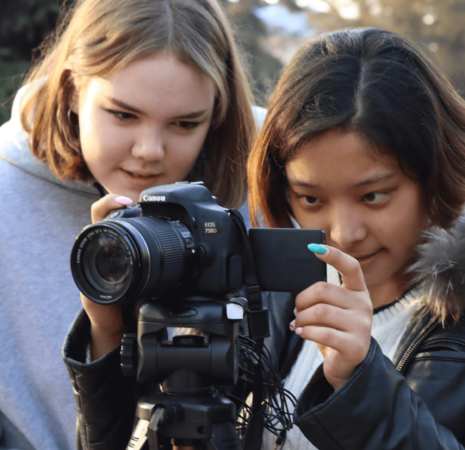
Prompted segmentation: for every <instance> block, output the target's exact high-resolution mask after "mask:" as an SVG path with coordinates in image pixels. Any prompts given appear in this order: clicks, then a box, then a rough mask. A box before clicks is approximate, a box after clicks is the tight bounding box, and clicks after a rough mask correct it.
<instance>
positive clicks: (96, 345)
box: [81, 194, 132, 360]
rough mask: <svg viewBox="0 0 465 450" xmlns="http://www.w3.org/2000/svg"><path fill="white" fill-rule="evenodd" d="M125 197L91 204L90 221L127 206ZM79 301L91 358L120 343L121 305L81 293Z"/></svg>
mask: <svg viewBox="0 0 465 450" xmlns="http://www.w3.org/2000/svg"><path fill="white" fill-rule="evenodd" d="M131 203H132V201H131V200H130V199H129V198H127V197H121V196H118V195H115V194H107V195H105V197H102V198H101V199H100V200H98V201H97V202H95V203H94V204H93V205H92V209H91V215H92V223H97V222H101V221H102V220H104V219H105V217H107V216H108V215H109V214H110V213H111V212H112V211H114V210H117V209H121V207H122V206H125V205H126V206H129V205H130V204H131ZM81 302H82V306H83V307H84V309H85V311H86V313H87V316H88V317H89V320H90V323H91V353H92V360H96V359H99V358H101V357H102V356H103V355H105V354H106V353H108V352H110V351H111V350H113V349H114V348H116V347H118V346H119V345H120V344H121V339H122V337H123V334H124V332H125V331H126V327H125V325H124V323H123V317H122V312H121V305H109V306H104V305H100V304H98V303H95V302H92V301H91V300H89V299H88V298H87V297H86V296H84V294H82V293H81Z"/></svg>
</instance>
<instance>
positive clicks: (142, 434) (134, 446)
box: [126, 419, 149, 450]
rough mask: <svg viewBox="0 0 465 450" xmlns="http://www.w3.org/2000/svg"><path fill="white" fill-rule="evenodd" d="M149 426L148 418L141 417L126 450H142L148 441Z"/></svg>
mask: <svg viewBox="0 0 465 450" xmlns="http://www.w3.org/2000/svg"><path fill="white" fill-rule="evenodd" d="M148 427H149V421H148V420H142V419H139V421H138V422H137V425H136V427H135V428H134V431H133V432H132V436H131V439H130V441H129V444H128V446H127V447H126V450H141V449H142V447H143V445H144V444H145V442H146V441H147V429H148Z"/></svg>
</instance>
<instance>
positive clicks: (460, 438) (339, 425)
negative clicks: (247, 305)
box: [63, 222, 465, 450]
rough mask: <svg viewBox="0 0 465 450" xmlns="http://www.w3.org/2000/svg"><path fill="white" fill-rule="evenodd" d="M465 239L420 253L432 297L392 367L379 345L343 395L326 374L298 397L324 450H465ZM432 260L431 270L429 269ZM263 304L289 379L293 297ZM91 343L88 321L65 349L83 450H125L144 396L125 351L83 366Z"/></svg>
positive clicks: (306, 424)
mask: <svg viewBox="0 0 465 450" xmlns="http://www.w3.org/2000/svg"><path fill="white" fill-rule="evenodd" d="M463 237H465V224H462V223H460V222H459V223H458V224H457V227H456V229H455V230H454V231H453V232H451V233H449V234H444V232H443V231H440V232H438V233H435V234H431V235H430V236H429V243H428V244H425V245H423V246H421V247H420V253H421V255H420V261H419V263H417V265H416V268H417V271H418V270H420V273H419V276H418V281H419V282H421V283H423V285H425V286H426V287H427V290H426V292H429V293H430V294H431V295H430V296H429V297H427V298H425V299H424V300H423V303H422V305H421V308H420V311H419V313H418V314H417V315H415V316H414V317H413V318H412V320H411V321H410V322H409V325H408V326H407V330H406V331H405V333H404V336H403V337H402V339H401V343H400V345H399V348H398V349H397V352H396V355H395V356H394V359H393V362H391V360H389V359H388V358H386V357H385V356H384V355H383V354H382V352H381V350H380V348H379V346H378V344H377V343H376V341H375V340H374V339H372V343H371V347H370V350H369V352H368V355H367V357H366V358H365V360H364V361H363V362H362V364H360V365H359V366H358V367H357V368H356V370H355V372H354V374H353V375H352V376H351V377H350V378H349V380H348V381H347V382H346V383H345V384H344V385H343V386H342V387H341V388H340V389H339V390H338V391H337V392H334V390H333V388H332V387H331V386H330V385H329V383H328V382H327V381H326V379H325V377H324V374H323V370H322V367H320V368H319V369H318V370H317V371H316V373H315V374H314V376H313V377H312V379H311V381H310V383H309V384H308V386H307V387H306V388H305V389H304V392H303V393H302V395H301V397H300V398H299V401H298V404H297V407H296V410H295V413H294V422H295V424H296V425H297V426H298V427H299V428H300V429H301V431H302V432H303V434H304V435H305V436H306V437H307V438H308V439H309V440H310V441H311V442H312V443H313V444H314V445H315V446H316V447H317V448H318V449H319V450H333V449H334V450H336V449H337V450H340V449H344V450H352V449H353V450H363V449H366V450H372V449H376V450H382V449H386V450H388V449H397V450H403V449H405V450H407V449H408V450H416V449H418V450H420V449H422V450H424V449H428V450H436V449H437V450H439V449H444V450H445V449H448V450H449V449H463V448H465V447H464V445H465V426H464V425H463V421H464V419H465V321H464V320H463V318H459V320H458V321H454V320H453V319H452V318H449V316H450V315H451V314H452V315H454V314H455V315H456V319H457V313H458V312H460V311H462V310H463V306H462V303H461V302H460V299H461V298H464V299H465V297H464V295H465V292H464V286H463V284H464V281H463V280H465V278H464V277H463V275H462V273H461V270H462V269H461V268H462V267H465V264H464V263H465V249H464V248H462V249H461V248H460V246H461V245H462V246H464V245H465V239H462V238H463ZM462 241H463V243H462ZM437 249H439V250H440V251H438V253H437V254H436V255H433V256H434V257H432V255H431V251H437ZM461 250H462V251H461ZM452 256H453V257H454V258H455V259H451V257H452ZM429 259H431V260H432V261H434V264H433V266H431V267H428V266H425V261H426V260H429ZM459 294H460V295H459ZM263 301H264V304H265V306H267V307H268V309H269V312H270V322H271V337H270V338H267V339H266V342H265V344H266V346H267V347H268V348H269V350H270V352H271V355H272V358H273V361H274V363H275V365H276V366H277V367H278V368H279V369H280V372H281V375H282V376H283V377H284V376H286V375H287V374H288V373H289V370H290V368H291V367H292V364H293V363H294V362H295V360H296V358H297V355H298V352H299V350H300V347H301V345H302V342H303V341H302V339H301V338H300V337H298V336H297V335H295V333H292V332H290V331H289V326H288V325H289V322H290V321H291V320H292V318H293V312H292V311H293V308H294V298H293V296H291V295H288V294H277V293H264V294H263ZM88 336H89V321H88V319H87V316H86V315H85V314H81V315H80V316H79V317H78V318H77V320H76V321H75V323H74V324H73V325H72V327H71V330H70V333H69V335H68V337H67V339H66V341H65V344H64V349H63V353H64V359H65V363H66V365H67V367H68V371H69V374H70V377H71V381H72V383H73V387H74V392H75V398H76V406H77V411H78V428H77V440H78V448H84V449H89V450H90V449H92V450H97V449H98V450H103V449H106V450H110V449H111V450H113V449H120V448H121V449H124V448H125V446H126V445H127V442H128V440H129V437H130V433H131V428H132V425H133V417H134V412H135V405H134V400H133V399H134V394H135V395H136V397H137V393H135V392H134V389H137V387H136V386H135V385H134V383H133V382H132V380H131V379H130V378H126V377H124V376H123V375H122V374H121V371H120V370H119V349H115V350H114V351H113V352H111V353H109V354H108V355H106V356H105V357H103V358H102V359H100V360H98V361H95V362H93V363H91V364H87V365H86V364H84V363H83V361H85V349H86V345H87V339H88ZM257 450H258V449H257ZM270 450H271V449H270Z"/></svg>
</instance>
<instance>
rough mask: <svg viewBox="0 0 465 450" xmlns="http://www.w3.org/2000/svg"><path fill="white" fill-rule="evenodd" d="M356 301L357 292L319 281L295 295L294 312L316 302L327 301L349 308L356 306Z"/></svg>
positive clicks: (339, 306)
mask: <svg viewBox="0 0 465 450" xmlns="http://www.w3.org/2000/svg"><path fill="white" fill-rule="evenodd" d="M358 302H359V298H358V295H357V292H351V291H349V290H347V289H346V288H344V287H341V286H336V285H334V284H330V283H326V282H324V281H319V282H318V283H315V284H312V285H311V286H310V287H308V288H307V289H305V291H302V292H301V293H300V294H298V295H297V297H296V299H295V307H296V311H295V312H296V313H297V312H299V311H303V310H304V309H306V308H310V307H312V306H313V305H316V304H317V303H327V304H330V305H334V306H337V307H338V308H341V309H351V308H356V307H357V305H358Z"/></svg>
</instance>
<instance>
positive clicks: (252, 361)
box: [217, 336, 297, 448]
mask: <svg viewBox="0 0 465 450" xmlns="http://www.w3.org/2000/svg"><path fill="white" fill-rule="evenodd" d="M238 347H239V361H240V362H239V378H238V383H237V386H236V387H235V389H234V391H233V392H227V391H226V390H225V389H224V388H223V387H221V386H217V389H218V390H219V391H220V392H221V393H222V394H223V395H224V396H225V397H228V398H229V399H230V400H231V401H233V402H234V403H235V404H236V408H237V421H236V431H237V433H238V434H239V437H240V438H241V439H243V438H244V436H245V434H246V431H247V427H248V424H249V421H250V417H251V414H252V390H253V383H254V381H255V378H256V371H257V368H258V367H260V365H261V367H262V376H261V379H262V386H263V401H262V408H261V413H262V415H263V426H264V428H266V429H267V430H268V431H270V432H271V433H273V434H274V435H276V436H277V437H278V440H277V445H280V448H282V447H283V445H284V442H285V441H286V431H287V430H289V429H291V428H292V426H293V421H292V417H293V411H294V408H295V405H296V403H297V399H296V398H295V397H294V395H293V394H292V393H291V392H289V391H288V390H286V389H285V388H284V382H283V381H282V380H281V378H280V376H279V373H278V372H277V370H276V368H275V367H274V365H273V363H272V360H271V355H270V352H269V350H268V349H267V348H266V347H265V346H264V347H263V350H262V355H261V364H259V361H258V357H257V352H256V346H255V341H253V340H252V339H250V338H248V337H246V336H239V338H238ZM276 448H277V446H276Z"/></svg>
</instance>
